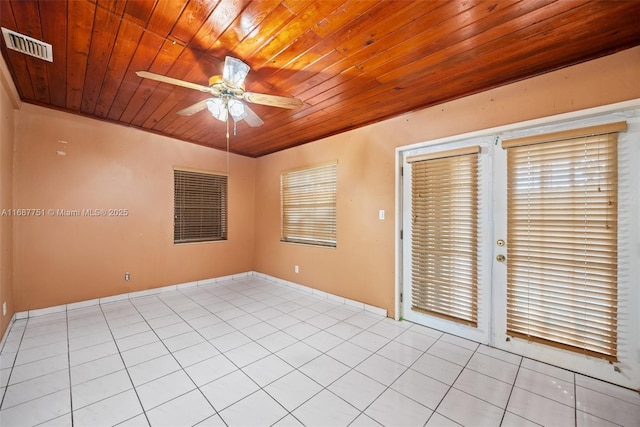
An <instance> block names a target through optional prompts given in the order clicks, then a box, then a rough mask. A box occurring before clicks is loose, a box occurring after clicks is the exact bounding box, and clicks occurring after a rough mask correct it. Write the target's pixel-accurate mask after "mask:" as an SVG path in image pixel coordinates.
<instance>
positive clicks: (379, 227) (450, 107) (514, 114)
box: [255, 48, 640, 316]
mask: <svg viewBox="0 0 640 427" xmlns="http://www.w3.org/2000/svg"><path fill="white" fill-rule="evenodd" d="M638 82H640V48H634V49H630V50H627V51H624V52H621V53H618V54H616V55H612V56H609V57H605V58H602V59H599V60H596V61H591V62H588V63H584V64H580V65H577V66H574V67H570V68H566V69H563V70H559V71H556V72H552V73H548V74H545V75H541V76H538V77H536V78H532V79H529V80H525V81H521V82H518V83H515V84H511V85H508V86H503V87H500V88H498V89H495V90H491V91H487V92H484V93H480V94H477V95H473V96H469V97H466V98H462V99H459V100H456V101H453V102H448V103H446V104H442V105H438V106H435V107H432V108H428V109H425V110H421V111H418V112H415V113H411V114H406V115H403V116H400V117H397V118H394V119H391V120H386V121H384V122H381V123H377V124H375V125H371V126H367V127H364V128H360V129H356V130H354V131H351V132H347V133H343V134H340V135H336V136H333V137H330V138H326V139H323V140H320V141H316V142H313V143H311V144H307V145H303V146H299V147H296V148H293V149H290V150H286V151H282V152H279V153H275V154H272V155H269V156H264V157H261V158H259V159H258V161H257V165H256V182H257V187H256V206H258V207H259V209H258V211H257V212H259V214H258V215H257V216H256V222H255V224H256V245H255V253H256V255H255V256H256V260H255V270H256V271H259V272H262V273H265V274H269V275H272V276H276V277H279V278H282V279H285V280H289V281H293V282H297V283H301V284H303V285H307V286H311V287H313V288H317V289H319V290H322V291H326V292H330V293H334V294H337V295H341V296H344V297H347V298H351V299H355V300H358V301H361V302H364V303H367V304H371V305H374V306H377V307H382V308H385V309H387V310H388V312H389V314H390V315H391V316H392V315H394V286H395V265H394V253H395V252H394V248H395V224H394V221H395V217H394V213H395V190H396V184H395V160H396V154H395V149H396V147H400V146H405V145H409V144H413V143H418V142H423V141H429V140H433V139H437V138H441V137H446V136H452V135H459V134H463V133H466V132H472V131H478V130H482V129H487V128H491V127H495V126H500V125H506V124H511V123H517V122H521V121H525V120H530V119H535V118H541V117H546V116H551V115H555V114H560V113H565V112H571V111H577V110H581V109H586V108H590V107H595V106H600V105H606V104H612V103H615V102H620V101H625V100H631V99H636V98H640V84H638ZM329 160H337V161H338V205H337V212H338V213H337V223H338V225H337V227H338V229H337V242H338V243H337V248H336V249H325V248H314V247H308V246H300V245H293V244H287V243H281V242H279V230H280V200H279V194H280V192H279V182H280V174H281V172H282V171H283V170H287V169H293V168H299V167H303V166H307V165H313V164H317V163H322V162H326V161H329ZM380 209H384V210H385V211H386V219H384V220H379V219H378V210H380ZM296 264H297V265H299V266H300V272H299V273H298V274H296V273H295V272H294V265H296Z"/></svg>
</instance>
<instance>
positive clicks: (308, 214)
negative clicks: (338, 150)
mask: <svg viewBox="0 0 640 427" xmlns="http://www.w3.org/2000/svg"><path fill="white" fill-rule="evenodd" d="M337 166H338V165H337V163H335V162H334V163H329V164H323V165H318V166H312V167H309V168H304V169H298V170H293V171H287V172H284V173H283V174H282V175H281V178H280V186H281V187H280V194H281V210H282V212H281V214H282V215H281V217H282V234H281V240H282V241H283V242H291V243H305V244H311V245H319V246H329V247H335V246H336V193H337Z"/></svg>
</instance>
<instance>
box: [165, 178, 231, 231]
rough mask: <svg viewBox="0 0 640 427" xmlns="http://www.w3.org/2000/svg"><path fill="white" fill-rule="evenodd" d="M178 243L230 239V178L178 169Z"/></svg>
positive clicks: (175, 205)
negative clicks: (228, 237) (228, 195)
mask: <svg viewBox="0 0 640 427" xmlns="http://www.w3.org/2000/svg"><path fill="white" fill-rule="evenodd" d="M173 178H174V226H173V242H174V243H191V242H209V241H215V240H226V239H227V176H226V175H216V174H210V173H202V172H194V171H186V170H179V169H175V170H174V171H173Z"/></svg>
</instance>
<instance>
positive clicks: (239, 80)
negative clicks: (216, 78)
mask: <svg viewBox="0 0 640 427" xmlns="http://www.w3.org/2000/svg"><path fill="white" fill-rule="evenodd" d="M249 70H250V68H249V66H248V65H247V64H245V63H244V62H242V61H240V60H239V59H236V58H233V57H231V56H227V57H226V58H225V60H224V68H223V70H222V80H224V81H225V82H227V83H230V84H231V85H232V86H234V87H241V86H242V84H243V82H244V78H245V77H247V74H248V73H249Z"/></svg>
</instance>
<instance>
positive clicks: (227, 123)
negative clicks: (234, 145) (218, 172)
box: [226, 115, 229, 175]
mask: <svg viewBox="0 0 640 427" xmlns="http://www.w3.org/2000/svg"><path fill="white" fill-rule="evenodd" d="M226 125H227V175H229V116H228V115H227V120H226Z"/></svg>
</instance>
